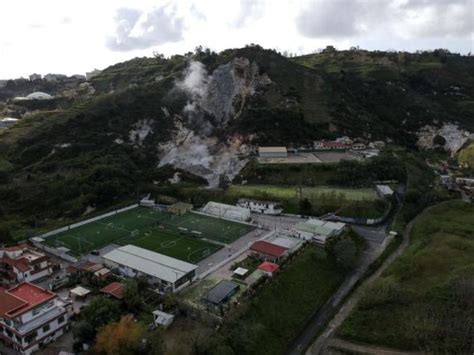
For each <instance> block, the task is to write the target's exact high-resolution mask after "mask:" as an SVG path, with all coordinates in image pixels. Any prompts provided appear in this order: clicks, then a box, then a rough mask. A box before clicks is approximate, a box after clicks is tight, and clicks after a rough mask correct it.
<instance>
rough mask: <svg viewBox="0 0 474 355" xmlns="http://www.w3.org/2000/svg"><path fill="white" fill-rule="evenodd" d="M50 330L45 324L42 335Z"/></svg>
mask: <svg viewBox="0 0 474 355" xmlns="http://www.w3.org/2000/svg"><path fill="white" fill-rule="evenodd" d="M50 329H51V327H50V326H49V324H46V325H45V326H44V327H43V333H46V332H49V330H50Z"/></svg>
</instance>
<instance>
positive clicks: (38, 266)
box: [0, 244, 53, 284]
mask: <svg viewBox="0 0 474 355" xmlns="http://www.w3.org/2000/svg"><path fill="white" fill-rule="evenodd" d="M52 273H53V266H52V263H51V262H50V260H49V257H48V256H46V255H45V254H44V253H41V252H39V251H36V250H34V249H32V248H30V247H28V246H27V245H26V244H21V245H17V246H14V247H8V248H0V281H3V282H4V283H11V284H15V283H18V282H24V281H26V282H32V281H35V280H38V279H41V278H43V277H46V276H49V275H51V274H52Z"/></svg>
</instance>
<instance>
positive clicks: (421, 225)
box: [339, 200, 474, 354]
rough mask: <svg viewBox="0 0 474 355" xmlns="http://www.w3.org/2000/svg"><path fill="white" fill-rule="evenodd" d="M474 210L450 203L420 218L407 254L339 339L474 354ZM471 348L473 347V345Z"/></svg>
mask: <svg viewBox="0 0 474 355" xmlns="http://www.w3.org/2000/svg"><path fill="white" fill-rule="evenodd" d="M473 216H474V206H473V205H471V204H468V203H465V202H462V201H459V200H458V201H450V202H447V203H444V204H442V205H440V206H436V207H434V208H433V209H432V210H431V211H429V213H428V214H426V215H424V216H423V217H422V218H421V219H419V220H418V222H417V223H416V225H415V226H414V228H413V230H412V236H411V241H410V245H409V247H408V249H407V250H406V252H405V254H404V255H403V256H401V257H400V258H398V259H397V260H396V261H395V262H394V263H393V264H392V265H391V266H390V267H389V268H388V269H387V270H386V271H385V272H384V273H383V275H382V276H381V277H380V278H379V279H378V280H377V281H376V283H375V284H374V285H373V286H372V287H371V288H370V289H369V290H367V293H366V295H365V296H364V298H363V299H362V300H361V302H360V303H359V306H358V308H357V309H356V310H355V311H354V312H353V313H352V314H351V315H350V317H349V318H348V319H347V320H346V322H344V323H343V325H342V327H341V329H340V330H339V335H340V336H343V337H344V338H347V339H351V340H354V341H359V342H363V343H369V344H376V345H385V346H389V347H393V348H397V349H402V350H421V351H426V352H427V353H440V354H441V353H443V354H454V353H458V354H460V353H472V348H466V347H465V346H466V345H467V346H469V342H470V341H471V340H472V327H473V326H474V319H473V317H472V311H473V309H474V279H473V276H472V275H473V272H474V218H473ZM471 344H472V343H471Z"/></svg>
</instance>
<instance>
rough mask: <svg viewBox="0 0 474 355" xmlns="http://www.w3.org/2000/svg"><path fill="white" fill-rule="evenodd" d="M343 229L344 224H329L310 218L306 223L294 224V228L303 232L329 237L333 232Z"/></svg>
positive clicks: (328, 222)
mask: <svg viewBox="0 0 474 355" xmlns="http://www.w3.org/2000/svg"><path fill="white" fill-rule="evenodd" d="M344 227H345V224H344V223H341V222H330V221H323V220H320V219H316V218H314V219H313V218H312V219H308V220H307V221H306V222H301V223H298V224H296V225H295V227H294V228H295V229H296V230H299V231H303V232H308V233H313V234H319V235H323V236H330V235H331V234H332V233H333V232H334V231H339V230H341V229H343V228H344Z"/></svg>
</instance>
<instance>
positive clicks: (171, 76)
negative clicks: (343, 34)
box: [0, 45, 474, 230]
mask: <svg viewBox="0 0 474 355" xmlns="http://www.w3.org/2000/svg"><path fill="white" fill-rule="evenodd" d="M234 58H247V59H248V60H249V61H250V62H251V63H253V62H254V63H255V64H256V65H257V67H258V73H259V74H260V75H266V76H268V78H269V79H270V80H271V83H270V84H269V85H267V86H265V87H264V88H262V89H261V90H259V91H258V92H256V93H255V94H254V95H253V96H250V97H247V98H246V100H245V102H235V104H236V105H237V104H242V105H243V107H242V111H241V114H240V116H239V117H237V118H235V119H234V120H232V121H231V122H230V124H229V126H228V127H226V128H225V129H223V130H218V131H217V135H218V136H219V138H220V139H221V140H222V141H225V140H227V139H228V138H229V137H230V136H242V137H244V138H245V137H247V139H251V142H250V143H252V144H256V145H258V144H261V145H263V144H265V145H271V144H279V145H280V144H281V145H296V146H299V145H300V144H309V143H311V142H312V141H313V140H314V139H320V138H334V137H336V136H340V135H343V134H344V135H349V136H352V137H358V136H360V137H366V138H370V139H371V140H376V139H383V140H386V139H387V138H391V139H392V140H394V142H395V143H397V144H399V145H402V146H405V147H408V148H410V149H411V148H413V147H414V142H415V140H416V138H415V135H414V132H415V131H416V130H417V129H419V128H420V127H422V126H424V125H425V124H428V123H432V122H433V120H437V121H438V122H439V123H442V122H446V121H456V122H459V124H460V125H461V126H462V127H464V128H467V129H470V130H471V131H474V127H473V124H474V123H473V122H472V116H473V113H474V112H473V109H474V106H473V105H472V104H471V103H472V102H473V101H474V60H473V58H472V57H467V56H459V55H454V54H450V53H447V52H445V51H435V52H432V53H421V54H408V53H388V52H365V51H359V50H353V51H325V52H323V53H320V54H312V55H309V56H303V57H298V58H291V59H290V58H285V57H283V56H282V55H280V54H279V53H278V52H276V51H274V50H265V49H263V48H261V47H259V46H256V45H252V46H247V47H245V48H237V49H228V50H225V51H223V52H221V53H214V52H212V51H210V50H206V49H203V48H198V49H196V51H195V52H193V53H186V54H184V55H176V56H172V57H170V58H164V57H163V56H160V55H156V56H155V57H153V58H136V59H133V60H130V61H127V62H124V63H119V64H116V65H113V66H111V67H109V68H106V69H105V70H104V71H103V72H102V73H101V74H100V75H98V76H96V77H94V78H93V79H92V80H91V83H90V84H91V86H92V87H93V88H94V89H95V90H96V92H95V94H94V95H93V96H92V97H88V96H81V95H82V94H81V95H79V96H78V97H76V98H75V100H72V101H71V100H65V101H64V102H60V103H58V104H57V105H56V106H57V107H55V108H51V107H44V110H42V111H39V112H37V113H35V114H28V115H27V117H26V118H24V119H22V120H21V122H20V123H18V124H16V125H14V126H13V127H11V128H9V129H8V130H6V132H2V133H0V158H1V159H2V160H4V161H8V162H9V164H11V165H12V166H13V169H11V168H9V169H8V171H7V172H6V171H5V170H2V172H1V177H0V178H1V179H2V184H1V185H0V217H1V219H0V220H1V222H0V225H1V226H0V229H3V230H5V229H9V230H19V229H31V228H33V227H34V226H35V225H36V226H38V227H39V228H45V227H48V226H50V225H54V224H56V223H57V220H59V219H75V218H78V217H81V216H82V215H83V214H84V212H85V211H86V210H87V208H88V207H91V206H92V207H95V208H96V209H97V210H102V209H107V208H108V207H110V206H111V205H114V204H117V203H119V202H121V201H126V200H130V199H133V198H136V196H137V192H138V193H139V194H140V193H142V192H143V193H147V192H150V191H152V192H153V191H155V189H158V188H161V187H162V186H156V185H155V184H154V183H153V182H154V181H156V179H155V176H156V175H160V172H159V171H158V170H159V169H157V168H156V166H157V165H158V158H157V147H158V146H159V144H160V143H162V142H164V141H167V140H168V139H169V138H170V136H171V133H172V131H173V129H174V128H175V121H174V115H179V114H181V113H182V111H183V108H184V107H185V105H186V103H187V102H188V101H189V98H188V97H186V95H185V94H183V93H180V92H178V91H177V90H173V89H174V88H175V83H176V80H177V79H179V78H182V77H183V75H184V69H185V68H186V67H187V65H188V62H189V61H190V60H198V61H200V62H202V63H203V64H204V65H205V66H206V67H207V69H208V71H209V72H210V73H212V71H213V70H214V69H215V68H217V67H218V66H219V65H222V64H226V63H228V62H229V61H231V60H233V59H234ZM78 82H79V81H77V80H76V81H75V82H73V83H69V84H67V85H71V87H74V85H77V84H78ZM51 85H52V86H48V84H46V83H42V82H38V83H30V82H29V81H28V80H22V79H20V80H18V81H9V82H8V83H7V86H6V87H5V88H2V89H1V90H0V99H2V98H8V97H11V96H12V95H20V94H28V93H29V92H31V91H32V90H38V89H41V90H43V89H44V91H46V92H50V93H52V94H56V93H58V92H61V91H62V90H65V89H67V88H68V86H65V87H61V85H62V84H54V85H53V84H51ZM49 89H50V90H49ZM59 101H61V100H59ZM236 101H239V100H236ZM34 105H42V103H40V102H38V103H34ZM46 106H47V105H46ZM163 107H166V109H167V111H169V113H170V115H169V116H167V115H166V114H165V113H164V111H163V110H162V108H163ZM427 112H428V113H429V114H427ZM145 119H148V120H149V121H148V122H149V124H150V128H151V130H152V132H151V133H150V134H148V135H147V137H146V139H145V140H144V141H143V142H142V143H141V144H137V143H133V142H131V139H130V131H131V130H132V129H134V127H136V125H137V124H138V123H140V122H143V120H145ZM212 119H213V118H212V117H211V118H210V120H211V121H212ZM117 142H119V143H117ZM120 142H121V143H120ZM382 160H383V159H382ZM375 162H376V165H374V166H371V165H370V164H368V165H358V164H357V163H350V162H348V163H343V164H341V165H339V166H335V165H332V166H331V165H330V164H321V165H320V166H318V167H284V168H282V167H263V168H262V167H256V168H255V169H253V168H252V167H251V168H250V170H245V171H244V172H243V173H244V174H243V175H244V178H246V179H247V180H248V182H249V183H251V184H272V185H280V184H285V185H300V184H302V185H306V186H324V185H342V186H351V187H367V186H370V185H371V184H372V183H373V181H374V179H383V180H385V179H391V177H392V176H393V175H397V176H399V175H400V174H398V173H395V174H392V173H393V172H394V171H393V170H392V171H390V169H387V166H389V165H390V163H389V164H385V163H382V164H381V165H377V164H378V163H380V161H377V160H375ZM9 166H10V165H9ZM379 168H380V169H379ZM252 169H253V170H252ZM361 171H362V174H359V172H361ZM188 177H189V174H188V176H186V181H185V182H191V183H192V184H195V185H198V184H199V185H201V187H202V186H204V184H203V182H202V180H200V179H199V178H190V179H189V180H187V179H188ZM403 180H404V179H400V181H403ZM159 182H160V185H161V184H162V183H163V181H162V180H159ZM166 188H168V186H166ZM200 195H201V197H202V196H204V194H200ZM201 202H202V201H201Z"/></svg>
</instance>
